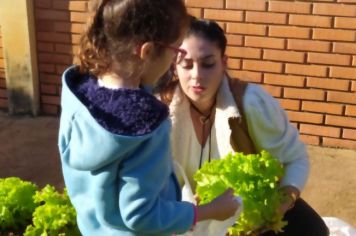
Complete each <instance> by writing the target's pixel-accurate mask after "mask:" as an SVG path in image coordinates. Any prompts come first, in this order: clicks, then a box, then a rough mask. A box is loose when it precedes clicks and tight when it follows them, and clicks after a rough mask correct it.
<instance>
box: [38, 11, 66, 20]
mask: <svg viewBox="0 0 356 236" xmlns="http://www.w3.org/2000/svg"><path fill="white" fill-rule="evenodd" d="M36 19H42V20H59V21H67V20H69V19H70V16H69V12H68V11H56V10H47V9H46V10H43V9H37V10H36Z"/></svg>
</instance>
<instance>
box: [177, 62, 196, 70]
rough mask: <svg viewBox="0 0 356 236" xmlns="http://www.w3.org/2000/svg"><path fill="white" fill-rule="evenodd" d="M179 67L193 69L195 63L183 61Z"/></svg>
mask: <svg viewBox="0 0 356 236" xmlns="http://www.w3.org/2000/svg"><path fill="white" fill-rule="evenodd" d="M179 65H180V66H181V67H182V68H184V69H191V68H192V67H193V63H189V62H185V61H182V62H181V63H179Z"/></svg>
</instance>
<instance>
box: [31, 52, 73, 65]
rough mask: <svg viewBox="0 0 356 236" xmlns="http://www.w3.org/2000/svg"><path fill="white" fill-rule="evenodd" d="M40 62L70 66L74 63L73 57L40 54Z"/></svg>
mask: <svg viewBox="0 0 356 236" xmlns="http://www.w3.org/2000/svg"><path fill="white" fill-rule="evenodd" d="M38 61H39V62H43V63H59V64H65V65H69V64H71V63H72V57H71V56H69V55H62V54H49V53H39V54H38Z"/></svg>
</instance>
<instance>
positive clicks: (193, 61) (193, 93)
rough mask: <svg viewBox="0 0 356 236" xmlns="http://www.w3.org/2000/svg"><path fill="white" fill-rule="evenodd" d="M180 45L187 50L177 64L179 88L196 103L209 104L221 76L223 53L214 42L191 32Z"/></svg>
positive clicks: (198, 105) (206, 106) (202, 106)
mask: <svg viewBox="0 0 356 236" xmlns="http://www.w3.org/2000/svg"><path fill="white" fill-rule="evenodd" d="M180 48H182V49H184V50H185V51H186V52H187V55H186V56H185V58H184V59H183V60H182V61H181V62H180V63H179V64H177V65H176V72H177V75H178V78H179V83H180V85H181V88H182V90H183V92H184V93H185V95H186V96H187V97H188V98H189V99H190V101H191V102H192V103H193V104H194V105H195V106H197V107H198V108H200V109H204V108H209V107H210V106H211V105H212V104H213V103H214V101H215V95H216V92H217V90H218V89H219V86H220V84H221V81H222V79H223V77H224V73H225V68H226V57H224V56H222V55H221V49H220V48H218V46H217V44H216V43H213V42H210V41H208V40H206V39H204V38H201V37H198V36H194V35H191V36H189V37H187V38H185V39H184V41H183V43H182V45H181V47H180Z"/></svg>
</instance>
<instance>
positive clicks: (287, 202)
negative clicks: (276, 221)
mask: <svg viewBox="0 0 356 236" xmlns="http://www.w3.org/2000/svg"><path fill="white" fill-rule="evenodd" d="M280 191H282V193H283V195H284V196H285V197H284V201H283V202H282V204H281V205H280V207H279V208H278V212H279V213H280V214H282V215H284V214H285V213H286V212H287V211H288V210H290V209H292V208H293V207H294V204H295V201H296V200H297V199H298V198H299V195H300V192H299V190H298V189H297V188H296V187H294V186H290V185H288V186H284V187H282V188H281V189H280Z"/></svg>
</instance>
